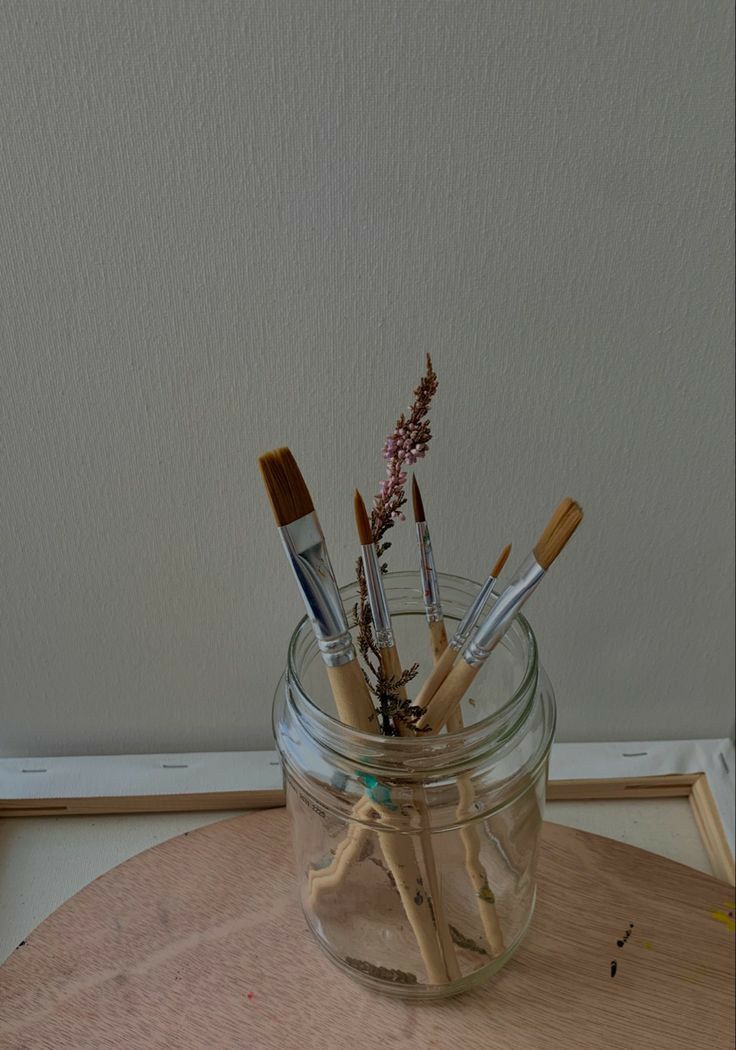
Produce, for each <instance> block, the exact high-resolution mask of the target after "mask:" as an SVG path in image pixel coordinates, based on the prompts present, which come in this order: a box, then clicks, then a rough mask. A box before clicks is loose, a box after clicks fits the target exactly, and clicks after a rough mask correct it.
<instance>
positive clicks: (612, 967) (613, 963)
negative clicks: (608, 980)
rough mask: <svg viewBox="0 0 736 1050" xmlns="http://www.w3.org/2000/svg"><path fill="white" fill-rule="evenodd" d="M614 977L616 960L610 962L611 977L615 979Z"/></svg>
mask: <svg viewBox="0 0 736 1050" xmlns="http://www.w3.org/2000/svg"><path fill="white" fill-rule="evenodd" d="M615 976H616V960H615V959H614V960H613V961H612V962H611V977H615Z"/></svg>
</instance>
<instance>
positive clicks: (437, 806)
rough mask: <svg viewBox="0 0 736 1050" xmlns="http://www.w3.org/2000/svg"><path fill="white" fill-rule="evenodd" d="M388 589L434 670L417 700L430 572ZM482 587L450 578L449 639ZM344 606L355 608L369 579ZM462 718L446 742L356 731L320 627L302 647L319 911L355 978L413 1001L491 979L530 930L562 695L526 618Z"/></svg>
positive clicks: (298, 691) (311, 858)
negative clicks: (326, 660) (344, 717)
mask: <svg viewBox="0 0 736 1050" xmlns="http://www.w3.org/2000/svg"><path fill="white" fill-rule="evenodd" d="M384 579H385V584H386V593H387V597H388V602H389V608H390V610H391V614H392V618H393V625H394V631H395V635H396V644H397V648H398V651H399V654H400V656H401V658H402V665H403V666H404V667H407V666H409V665H410V664H411V663H413V662H414V661H416V662H418V663H419V664H420V670H419V675H418V676H417V679H415V681H414V682H412V683H411V686H410V687H409V695H410V697H411V696H414V695H416V692H417V690H418V687H419V684H420V683H421V681H422V680H423V679H424V677H425V676H426V674H427V672H428V670H429V668H430V667H431V655H430V642H429V632H428V629H427V621H426V617H425V615H424V609H423V604H422V592H421V587H420V585H419V582H418V574H417V573H409V572H401V573H392V574H389V575H387V576H386V577H385V578H384ZM478 586H479V585H478V584H477V583H472V582H470V581H468V580H464V579H460V578H459V577H455V576H447V575H443V574H441V575H440V587H441V593H442V605H443V610H444V616H445V622H446V626H447V631H448V635H449V636H452V632H453V630H454V628H455V626H456V623H457V621H458V620H459V619H460V618H461V617H462V615H463V613H464V612H465V610H466V609H467V607H468V605H469V604H470V602H471V601H472V599H473V598H474V597H475V595H476V593H477V591H478ZM342 595H343V600H344V603H345V607H346V609H352V608H353V606H354V604H355V601H356V586H355V584H352V585H350V586H349V587H346V588H343V590H342ZM412 686H413V687H414V689H413V690H412ZM462 714H463V721H464V728H462V729H460V730H457V731H455V732H452V733H446V732H443V733H441V734H439V735H437V736H430V735H427V734H424V735H416V736H413V737H386V736H382V735H376V736H373V735H370V734H368V733H362V732H359V731H357V730H354V729H351V728H349V727H348V726H345V725H343V724H342V723H340V722H339V721H337V719H336V713H335V705H334V701H333V699H332V696H331V693H330V688H329V683H328V680H327V675H326V673H325V669H324V666H323V664H322V661H321V658H320V656H319V652H318V649H317V645H316V642H315V640H314V636H313V634H312V630H311V627H310V625H309V622H308V621H307V620H306V619H304V620H302V621H301V623H300V624H299V625H298V627H297V628H296V630H295V632H294V634H293V636H292V638H291V643H290V645H289V653H288V665H287V670H286V672H285V674H284V676H283V678H282V679H281V681H280V683H279V686H278V689H277V692H276V697H275V700H274V730H275V734H276V742H277V746H278V749H279V752H280V754H281V758H282V761H283V766H284V778H285V784H286V799H287V806H288V810H289V814H290V817H291V825H292V835H293V843H294V851H295V854H296V864H297V875H298V880H299V889H300V894H301V900H302V906H303V908H304V914H305V916H306V919H307V922H308V924H309V926H310V928H311V930H312V932H313V934H314V936H315V937H316V939H317V942H318V943H319V944H320V945H321V947H322V948H323V949H324V950H325V951H326V952H327V954H328V955H329V956H330V958H331V959H332V960H333V962H335V963H336V964H337V965H338V966H339V967H340V968H341V969H342V970H344V971H345V972H346V973H347V974H349V975H350V976H351V977H353V978H354V979H355V980H358V981H360V982H362V983H363V984H366V985H368V986H369V987H371V988H373V989H375V990H379V991H383V992H388V993H390V994H393V995H399V996H402V997H405V998H415V999H425V998H437V997H441V996H446V995H454V994H457V993H458V992H462V991H465V990H466V989H469V988H472V987H474V986H475V985H477V984H479V983H481V982H482V981H484V980H485V979H487V978H488V977H490V976H491V975H492V974H494V973H496V972H497V971H498V970H500V969H501V967H502V966H503V965H504V964H505V963H506V962H507V961H508V960H509V959H510V957H511V956H512V955H513V953H514V952H515V951H516V949H517V948H518V946H519V944H520V943H521V941H522V939H523V937H524V934H525V933H526V930H527V928H528V926H529V922H530V920H531V916H532V911H533V908H534V897H535V865H536V856H537V847H538V843H539V833H540V830H541V825H542V814H543V809H544V799H545V787H546V779H547V760H548V756H549V750H550V746H551V743H552V737H553V734H554V727H555V700H554V694H553V691H552V688H551V686H550V683H549V680H548V679H547V677H546V675H545V673H544V671H543V670H542V668H541V665H540V663H539V660H538V655H537V644H536V640H535V638H534V634H533V633H532V630H531V628H530V626H529V624H528V623H527V621H526V620H525V619H524V618H523V617H521V616H520V617H518V618H517V620H516V621H515V622H514V623H513V625H512V627H511V628H510V630H509V631H508V633H507V634H506V637H505V638H504V640H503V642H502V643H501V645H500V646H499V647H498V648H497V649H496V650H495V651H494V653H493V654H492V656H491V657H490V659H489V661H488V663H487V665H486V667H485V668H484V669H483V671H482V673H481V674H480V675H479V676H478V678H477V679H476V681H475V682H474V683H473V688H472V690H471V694H470V695H469V696H466V697H465V699H464V700H463V705H462Z"/></svg>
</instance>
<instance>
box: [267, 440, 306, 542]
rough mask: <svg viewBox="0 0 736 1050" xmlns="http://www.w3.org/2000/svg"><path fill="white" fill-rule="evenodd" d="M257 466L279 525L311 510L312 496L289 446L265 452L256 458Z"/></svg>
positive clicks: (289, 522) (302, 515)
mask: <svg viewBox="0 0 736 1050" xmlns="http://www.w3.org/2000/svg"><path fill="white" fill-rule="evenodd" d="M258 466H259V467H260V468H261V476H262V478H263V483H264V485H265V486H266V492H267V493H268V498H269V499H270V501H271V507H272V508H273V516H274V518H276V522H277V524H278V525H279V526H282V525H290V524H291V522H292V521H296V520H297V518H303V517H304V515H305V514H311V513H312V511H313V510H314V504H313V503H312V497H311V496H310V495H309V489H308V488H307V486H306V484H305V482H304V478H303V477H302V472H301V471H300V470H299V467H298V466H297V463H296V460H295V459H294V456H293V454H292V451H291V449H290V448H275V449H273V450H272V451H271V452H266V453H265V454H264V455H263V456H261V458H260V459H259V460H258Z"/></svg>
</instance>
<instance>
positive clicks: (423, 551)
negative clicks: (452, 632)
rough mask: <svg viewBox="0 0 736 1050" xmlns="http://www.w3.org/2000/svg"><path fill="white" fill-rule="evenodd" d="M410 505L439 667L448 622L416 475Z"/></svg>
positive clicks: (427, 612)
mask: <svg viewBox="0 0 736 1050" xmlns="http://www.w3.org/2000/svg"><path fill="white" fill-rule="evenodd" d="M411 503H412V507H413V509H414V522H415V525H416V530H417V546H418V548H419V572H420V575H421V580H422V597H423V599H424V612H425V614H426V617H427V624H428V626H429V640H430V647H431V649H432V660H433V661H434V663H435V664H436V663H437V661H438V660H439V659H440V657H441V656H442V653H443V652H444V651H445V649H446V648H447V631H446V630H445V621H444V619H443V616H442V601H441V599H440V585H439V581H438V579H437V569H436V567H435V564H434V554H433V553H432V539H431V537H430V535H429V526H428V525H427V515H426V514H425V512H424V503H423V502H422V494H421V492H420V490H419V483H418V482H417V479H416V477H415V476H414V475H412V479H411Z"/></svg>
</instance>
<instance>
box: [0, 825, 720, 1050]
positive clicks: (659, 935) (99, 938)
mask: <svg viewBox="0 0 736 1050" xmlns="http://www.w3.org/2000/svg"><path fill="white" fill-rule="evenodd" d="M732 901H733V890H732V889H730V888H729V887H728V886H727V885H726V884H725V883H721V882H718V881H716V880H715V879H712V878H710V877H709V876H707V875H703V874H701V873H700V872H697V871H693V870H691V869H690V868H686V867H683V866H682V865H679V864H675V863H673V862H672V861H669V860H665V859H664V858H662V857H658V856H655V855H654V854H651V853H646V852H645V851H643V850H639V849H634V848H633V847H631V846H625V845H622V844H621V843H618V842H613V841H612V840H610V839H605V838H601V837H599V836H597V835H589V834H586V833H584V832H580V831H574V830H572V829H570V828H563V827H560V826H557V825H554V824H546V825H545V827H544V838H543V844H542V848H541V854H540V863H539V900H538V905H537V911H536V915H535V918H534V921H533V924H532V928H531V931H530V933H529V935H528V937H527V939H526V941H525V943H524V945H523V946H522V948H521V949H520V950H519V952H518V953H517V955H516V956H515V957H514V959H513V960H512V961H511V962H510V963H509V965H508V966H507V967H506V968H505V969H504V970H503V971H502V972H501V973H500V974H499V975H498V976H497V977H496V978H495V979H494V980H493V981H492V982H491V983H490V984H489V985H488V986H486V987H485V988H483V989H482V990H480V991H476V992H472V993H469V994H467V995H465V996H461V997H459V998H456V999H451V1000H446V1001H442V1002H436V1003H431V1004H427V1005H412V1004H406V1003H403V1002H401V1001H398V1000H394V999H390V998H387V997H384V996H379V995H376V994H373V993H371V992H369V991H366V990H365V989H363V988H362V987H360V986H359V985H357V984H355V983H353V982H352V981H350V980H349V979H348V978H346V977H345V976H343V975H342V974H341V973H340V972H338V971H337V970H336V969H334V967H333V966H332V965H331V964H330V963H329V962H328V961H327V959H326V958H325V957H324V956H323V955H322V953H321V952H320V951H319V949H318V948H317V946H316V945H315V944H314V943H313V941H312V939H311V935H310V934H309V933H308V932H307V929H306V926H305V923H304V920H303V918H302V915H301V912H300V909H299V906H298V903H297V897H296V892H295V888H294V877H293V873H292V870H291V850H290V843H289V831H288V824H287V817H286V813H285V811H284V810H268V811H262V812H260V813H251V814H247V815H246V816H242V817H237V818H235V819H233V820H226V821H223V822H220V823H217V824H212V825H210V826H209V827H206V828H202V829H201V830H199V831H194V832H191V833H187V834H186V835H182V836H180V837H178V838H175V839H171V840H170V841H168V842H165V843H163V844H162V845H160V846H157V847H155V848H154V849H150V850H147V851H146V852H144V853H141V854H139V855H138V856H137V857H133V858H132V859H131V860H129V861H127V862H126V863H124V864H121V865H120V866H119V867H117V868H115V869H113V870H112V871H110V872H108V873H107V874H106V875H103V876H102V877H101V878H99V879H97V880H96V881H95V882H93V883H91V884H90V885H89V886H86V887H85V888H84V889H83V890H81V891H80V892H79V893H78V894H76V896H74V897H72V898H71V899H70V900H69V901H67V902H66V904H64V905H63V906H62V907H61V908H59V909H58V910H57V911H56V912H54V914H53V915H51V916H50V917H49V918H48V919H46V921H45V922H43V923H41V925H40V926H39V927H38V928H37V929H36V931H35V932H34V933H33V934H31V936H30V937H29V938H28V939H27V941H26V942H25V943H24V944H23V945H22V946H20V947H19V948H17V949H16V951H15V952H14V953H13V955H12V956H11V958H10V959H9V960H8V961H7V962H6V963H5V964H4V966H2V967H0V1047H2V1048H3V1050H6V1048H7V1050H10V1048H12V1050H21V1048H23V1050H40V1048H46V1047H48V1048H49V1050H65V1048H70V1050H71V1048H74V1050H82V1048H98V1047H99V1048H101V1047H125V1048H126V1050H137V1048H146V1050H151V1048H154V1047H165V1048H167V1050H174V1048H182V1050H184V1048H186V1050H193V1048H199V1047H202V1048H205V1047H206V1048H208V1050H209V1048H229V1047H238V1048H239V1050H240V1048H247V1050H261V1048H264V1050H266V1048H269V1050H270V1048H274V1050H290V1048H292V1047H293V1048H298V1050H308V1048H312V1047H314V1048H320V1050H325V1048H328V1050H330V1048H333V1047H343V1046H347V1047H350V1050H363V1048H365V1050H376V1048H377V1047H378V1048H382V1047H384V1046H385V1047H391V1048H393V1047H421V1048H422V1050H425V1048H430V1047H432V1048H437V1050H447V1048H450V1047H452V1048H457V1050H473V1048H485V1047H493V1048H495V1050H505V1048H513V1050H526V1048H529V1047H534V1048H542V1047H544V1048H548V1047H551V1048H560V1050H567V1048H570V1047H573V1048H575V1047H580V1048H585V1050H593V1048H597V1047H607V1048H608V1047H613V1048H616V1047H621V1048H627V1050H630V1048H632V1047H635V1048H636V1047H646V1048H648V1050H651V1048H657V1047H662V1048H665V1047H666V1048H667V1050H672V1048H673V1047H687V1048H689V1050H691V1048H693V1047H708V1048H719V1050H722V1048H726V1047H730V1046H732V1045H733V1032H734V1019H733V999H732V985H733V969H734V941H733V933H732V932H731V931H730V930H729V929H728V926H727V925H726V924H724V923H723V922H719V921H717V920H716V919H715V918H714V917H713V915H712V913H713V912H723V910H724V907H725V908H727V907H728V905H729V904H730V903H731V902H732ZM630 922H633V923H634V929H633V930H632V933H631V936H630V938H629V940H628V941H627V943H626V944H625V945H624V947H623V948H619V947H617V945H616V941H617V939H619V938H620V937H621V936H622V934H623V933H624V931H625V930H626V929H627V928H628V925H629V923H630ZM613 959H616V960H617V962H618V968H617V973H616V976H615V977H614V978H612V977H611V961H612V960H613Z"/></svg>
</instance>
